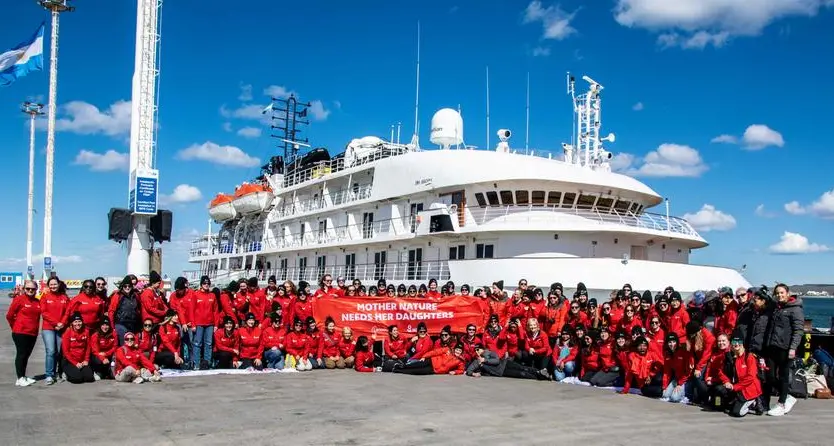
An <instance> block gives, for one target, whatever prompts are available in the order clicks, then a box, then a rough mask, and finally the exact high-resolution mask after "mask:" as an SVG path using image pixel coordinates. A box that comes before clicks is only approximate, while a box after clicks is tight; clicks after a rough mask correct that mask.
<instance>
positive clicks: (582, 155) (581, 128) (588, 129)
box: [562, 73, 615, 167]
mask: <svg viewBox="0 0 834 446" xmlns="http://www.w3.org/2000/svg"><path fill="white" fill-rule="evenodd" d="M582 80H584V81H585V82H587V83H588V84H589V87H588V91H587V92H585V93H582V94H580V95H577V94H576V86H575V84H576V79H575V78H574V77H573V76H571V75H570V73H568V77H567V86H568V94H569V95H570V96H571V99H572V101H573V111H574V123H575V127H574V128H573V137H572V138H571V144H562V148H563V149H564V150H565V162H567V163H570V164H577V165H581V166H585V167H593V166H603V167H608V160H610V159H611V153H610V152H607V151H605V150H604V149H603V147H602V141H609V142H612V143H613V142H614V139H615V137H614V134H613V133H610V134H609V135H608V136H606V137H605V138H600V137H599V129H600V127H601V126H602V98H601V96H600V92H602V90H603V88H604V87H603V86H602V84H600V83H599V82H597V81H595V80H593V79H591V78H590V77H588V76H582Z"/></svg>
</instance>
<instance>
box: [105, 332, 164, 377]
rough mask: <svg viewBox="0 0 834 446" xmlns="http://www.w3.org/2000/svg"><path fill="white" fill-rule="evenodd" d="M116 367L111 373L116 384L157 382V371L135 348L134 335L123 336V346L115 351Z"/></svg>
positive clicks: (126, 334) (129, 333)
mask: <svg viewBox="0 0 834 446" xmlns="http://www.w3.org/2000/svg"><path fill="white" fill-rule="evenodd" d="M115 356H116V360H115V361H114V362H115V363H116V365H115V366H114V367H113V373H114V374H115V376H116V381H117V382H123V383H129V382H132V383H134V384H141V383H143V382H145V381H150V382H159V381H160V380H161V378H160V376H159V370H157V369H156V367H155V366H154V365H153V362H151V361H150V360H149V359H148V358H146V357H145V355H144V354H142V351H141V350H139V348H138V347H137V346H136V335H134V334H133V333H131V332H129V331H128V332H126V333H125V334H124V345H123V346H121V347H119V348H117V349H116V355H115Z"/></svg>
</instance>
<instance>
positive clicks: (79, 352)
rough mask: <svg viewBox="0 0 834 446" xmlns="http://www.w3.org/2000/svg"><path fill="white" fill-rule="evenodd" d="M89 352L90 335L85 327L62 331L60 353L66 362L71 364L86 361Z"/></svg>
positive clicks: (90, 348)
mask: <svg viewBox="0 0 834 446" xmlns="http://www.w3.org/2000/svg"><path fill="white" fill-rule="evenodd" d="M91 352H92V345H91V343H90V335H89V333H88V332H87V329H86V328H85V327H81V330H79V331H75V329H73V328H70V329H69V330H67V331H65V332H64V336H63V338H62V340H61V354H62V355H63V356H64V359H66V360H67V362H69V363H70V364H72V365H75V364H79V363H82V362H87V361H89V360H90V353H91Z"/></svg>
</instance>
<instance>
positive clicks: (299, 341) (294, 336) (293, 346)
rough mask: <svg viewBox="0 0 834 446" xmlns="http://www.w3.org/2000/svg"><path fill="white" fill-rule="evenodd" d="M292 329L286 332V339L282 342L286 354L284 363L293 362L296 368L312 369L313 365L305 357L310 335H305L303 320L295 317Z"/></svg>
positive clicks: (301, 369) (299, 369)
mask: <svg viewBox="0 0 834 446" xmlns="http://www.w3.org/2000/svg"><path fill="white" fill-rule="evenodd" d="M292 327H293V329H292V331H291V332H289V333H287V337H286V341H285V343H284V345H285V348H286V351H287V356H286V358H285V360H284V361H285V363H287V362H288V363H290V364H293V363H295V368H296V370H298V371H300V372H303V371H306V370H313V365H312V364H311V363H310V360H309V359H308V357H307V351H308V350H309V349H310V336H308V335H307V330H305V329H304V322H302V321H301V319H298V318H296V319H295V320H294V321H293V323H292Z"/></svg>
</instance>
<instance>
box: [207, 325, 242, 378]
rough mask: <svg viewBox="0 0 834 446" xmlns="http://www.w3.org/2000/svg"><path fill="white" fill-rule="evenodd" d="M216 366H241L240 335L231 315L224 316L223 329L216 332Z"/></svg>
mask: <svg viewBox="0 0 834 446" xmlns="http://www.w3.org/2000/svg"><path fill="white" fill-rule="evenodd" d="M213 347H214V360H215V363H216V364H215V368H218V369H236V368H238V367H239V366H240V361H239V356H240V335H239V334H238V332H237V330H235V320H234V319H233V318H232V317H231V316H225V317H224V318H223V329H221V330H217V331H215V332H214V346H213Z"/></svg>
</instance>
